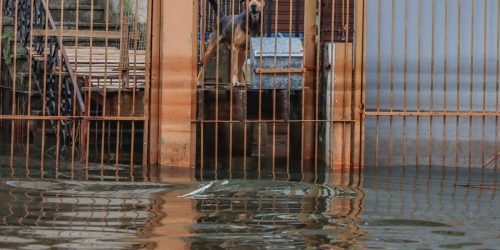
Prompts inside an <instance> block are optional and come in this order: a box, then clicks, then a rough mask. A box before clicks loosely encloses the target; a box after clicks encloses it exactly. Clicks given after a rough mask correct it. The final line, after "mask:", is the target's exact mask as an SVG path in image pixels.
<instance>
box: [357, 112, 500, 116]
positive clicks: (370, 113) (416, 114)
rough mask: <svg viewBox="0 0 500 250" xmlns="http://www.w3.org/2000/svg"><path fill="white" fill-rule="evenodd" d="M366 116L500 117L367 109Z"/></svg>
mask: <svg viewBox="0 0 500 250" xmlns="http://www.w3.org/2000/svg"><path fill="white" fill-rule="evenodd" d="M365 115H366V116H452V117H456V116H463V117H500V113H497V112H398V111H392V112H391V111H387V112H385V111H380V112H377V111H367V112H365Z"/></svg>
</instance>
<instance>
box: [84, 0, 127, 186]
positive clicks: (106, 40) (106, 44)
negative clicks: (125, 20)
mask: <svg viewBox="0 0 500 250" xmlns="http://www.w3.org/2000/svg"><path fill="white" fill-rule="evenodd" d="M105 10H106V15H105V22H106V24H105V25H106V27H105V31H106V36H105V37H104V47H105V48H104V62H105V63H104V84H103V96H102V99H103V101H102V116H103V117H106V110H107V104H108V93H107V92H108V60H109V51H108V47H109V38H108V34H109V12H110V5H109V0H106V7H105ZM120 21H121V20H120ZM89 87H90V88H91V87H92V82H90V86H89ZM96 114H98V113H96ZM110 115H111V114H110ZM106 123H108V122H107V121H102V122H101V131H102V132H101V176H104V148H105V145H106V141H105V138H106ZM96 124H97V123H96ZM88 133H90V132H88ZM96 135H97V130H96Z"/></svg>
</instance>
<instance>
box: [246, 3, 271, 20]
mask: <svg viewBox="0 0 500 250" xmlns="http://www.w3.org/2000/svg"><path fill="white" fill-rule="evenodd" d="M246 1H247V6H248V12H249V13H250V15H251V16H252V17H253V18H257V17H259V15H260V13H262V12H264V6H265V5H266V1H265V0H246Z"/></svg>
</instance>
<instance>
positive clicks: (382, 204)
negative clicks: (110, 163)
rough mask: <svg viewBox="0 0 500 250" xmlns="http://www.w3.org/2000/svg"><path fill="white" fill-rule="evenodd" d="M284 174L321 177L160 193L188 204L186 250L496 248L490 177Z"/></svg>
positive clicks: (425, 172)
mask: <svg viewBox="0 0 500 250" xmlns="http://www.w3.org/2000/svg"><path fill="white" fill-rule="evenodd" d="M212 176H213V175H212ZM268 176H273V175H268ZM274 176H279V175H274ZM270 178H272V177H270ZM290 178H291V179H302V180H322V181H321V182H315V181H311V182H292V181H287V180H238V179H233V180H215V181H207V180H206V179H205V180H204V182H203V185H201V186H198V187H197V188H196V189H191V190H189V192H186V193H185V195H184V196H181V197H175V198H174V197H170V199H169V200H170V201H174V200H177V199H183V200H192V201H193V203H194V205H193V207H192V206H187V207H184V209H194V210H195V211H196V212H197V213H195V214H192V215H191V216H192V220H193V222H190V223H186V224H185V225H184V226H185V227H186V228H188V229H189V232H188V233H186V232H184V235H183V237H182V238H183V239H184V240H185V241H186V242H187V245H186V248H191V249H242V248H243V249H261V248H264V249H308V248H326V249H436V248H445V249H446V248H448V249H450V248H453V249H471V248H474V249H496V248H497V247H498V246H499V245H500V240H499V236H498V232H499V230H500V221H499V220H498V214H499V212H500V211H499V210H500V206H499V205H500V204H499V199H498V197H497V195H496V189H497V179H498V178H497V175H496V172H494V171H489V170H484V171H482V170H473V169H455V168H441V167H434V168H398V169H396V168H367V170H365V171H363V173H361V174H356V173H331V174H327V175H325V176H321V177H317V176H315V177H312V178H311V177H310V176H299V177H297V176H295V177H290ZM169 200H166V202H165V205H164V207H168V206H169V205H168V204H169ZM186 204H189V203H186ZM164 220H165V221H168V215H167V217H166V218H165V219H164ZM183 230H184V229H183Z"/></svg>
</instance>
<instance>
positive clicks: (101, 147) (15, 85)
mask: <svg viewBox="0 0 500 250" xmlns="http://www.w3.org/2000/svg"><path fill="white" fill-rule="evenodd" d="M139 2H141V3H139ZM134 6H135V7H134ZM147 6H148V4H147V3H146V4H144V3H143V2H142V1H128V2H126V3H125V2H124V1H88V0H76V1H64V0H62V1H54V0H52V1H50V0H36V1H34V0H4V1H2V5H1V8H2V12H1V13H2V20H3V22H2V24H1V25H2V29H3V30H2V46H1V50H0V53H1V55H2V66H1V71H0V74H1V76H2V81H1V84H0V93H1V94H0V96H1V98H0V103H1V104H0V105H1V108H0V129H1V132H0V144H1V145H2V146H1V149H0V151H1V152H0V155H2V157H1V159H2V160H1V161H0V162H1V163H0V164H9V163H10V165H13V164H16V165H21V164H22V163H21V162H23V161H24V162H25V165H26V167H28V166H33V165H37V166H40V167H41V168H42V169H43V167H44V165H46V164H47V163H48V162H50V164H49V165H52V163H55V165H56V167H57V166H59V163H60V161H63V162H64V163H71V164H72V165H74V164H75V162H76V163H78V162H83V163H86V164H88V163H89V162H100V163H102V164H116V165H118V164H136V163H142V162H144V163H146V158H144V156H146V155H147V153H146V152H147V147H145V146H144V145H146V143H144V142H145V140H146V138H147V133H148V130H147V129H148V126H147V124H148V115H147V112H148V108H145V107H148V106H149V104H148V101H149V98H148V97H149V77H148V75H149V68H147V67H148V66H147V65H148V64H147V63H146V62H147V61H148V60H149V53H147V51H149V45H148V44H149V43H148V40H149V38H148V37H149V36H150V31H149V29H147V27H149V22H148V18H147V16H148V15H149V13H150V11H149V10H148V8H147ZM143 158H144V159H143Z"/></svg>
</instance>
